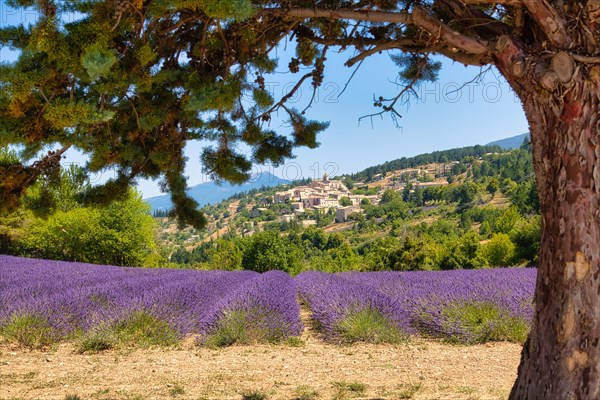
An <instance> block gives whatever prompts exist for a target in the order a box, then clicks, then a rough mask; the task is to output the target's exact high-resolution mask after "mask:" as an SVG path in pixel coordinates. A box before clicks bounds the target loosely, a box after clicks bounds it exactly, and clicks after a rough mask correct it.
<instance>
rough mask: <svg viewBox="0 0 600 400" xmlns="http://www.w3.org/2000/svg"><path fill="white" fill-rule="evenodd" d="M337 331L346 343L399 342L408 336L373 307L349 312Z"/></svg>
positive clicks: (338, 325) (337, 327) (336, 328)
mask: <svg viewBox="0 0 600 400" xmlns="http://www.w3.org/2000/svg"><path fill="white" fill-rule="evenodd" d="M335 332H336V333H337V334H338V335H339V337H340V339H341V341H342V342H344V343H353V342H359V341H363V342H368V343H398V342H400V341H402V340H405V339H406V338H407V336H406V335H405V334H403V333H402V332H401V331H400V329H399V328H398V327H397V326H396V325H395V324H394V323H393V322H392V321H390V320H389V319H387V318H385V317H384V316H383V315H381V313H380V312H379V311H377V310H376V309H373V308H371V307H366V308H363V309H362V310H358V311H353V312H350V313H348V315H347V316H346V318H344V319H343V320H341V321H340V322H339V323H338V324H337V326H336V327H335Z"/></svg>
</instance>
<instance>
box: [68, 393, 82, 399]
mask: <svg viewBox="0 0 600 400" xmlns="http://www.w3.org/2000/svg"><path fill="white" fill-rule="evenodd" d="M65 400H82V398H81V397H79V396H78V395H76V394H68V395H66V396H65Z"/></svg>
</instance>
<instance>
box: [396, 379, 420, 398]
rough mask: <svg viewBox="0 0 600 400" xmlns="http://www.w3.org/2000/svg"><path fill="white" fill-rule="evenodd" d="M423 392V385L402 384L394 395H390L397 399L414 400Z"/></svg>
mask: <svg viewBox="0 0 600 400" xmlns="http://www.w3.org/2000/svg"><path fill="white" fill-rule="evenodd" d="M419 390H421V384H420V383H417V384H400V385H398V386H397V387H396V390H395V391H394V392H393V393H390V395H392V396H393V397H394V398H395V399H402V400H408V399H412V398H413V397H414V396H415V395H416V394H417V392H419Z"/></svg>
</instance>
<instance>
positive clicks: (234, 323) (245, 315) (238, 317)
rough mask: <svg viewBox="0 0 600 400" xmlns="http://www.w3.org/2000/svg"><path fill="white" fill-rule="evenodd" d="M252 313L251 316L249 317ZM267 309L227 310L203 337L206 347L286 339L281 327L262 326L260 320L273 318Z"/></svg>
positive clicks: (274, 341)
mask: <svg viewBox="0 0 600 400" xmlns="http://www.w3.org/2000/svg"><path fill="white" fill-rule="evenodd" d="M250 315H252V318H250ZM274 318H276V317H274V316H273V315H272V314H271V313H269V312H268V311H263V310H260V309H259V308H255V309H251V310H249V311H247V310H229V311H227V312H225V314H224V315H223V317H221V319H220V320H219V321H218V322H217V325H216V327H215V328H214V329H213V331H212V332H210V333H209V334H208V335H207V336H206V337H205V338H204V345H205V346H207V347H212V348H216V347H224V346H231V345H233V344H252V343H277V342H281V341H282V340H284V339H287V335H286V332H285V331H284V330H283V327H282V329H274V328H273V327H270V328H263V327H262V326H263V325H266V324H263V323H262V322H266V321H270V320H272V319H274Z"/></svg>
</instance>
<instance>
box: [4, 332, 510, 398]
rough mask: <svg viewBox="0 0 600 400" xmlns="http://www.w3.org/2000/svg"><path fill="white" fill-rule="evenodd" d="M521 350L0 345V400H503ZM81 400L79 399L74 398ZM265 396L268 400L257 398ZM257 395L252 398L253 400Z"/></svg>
mask: <svg viewBox="0 0 600 400" xmlns="http://www.w3.org/2000/svg"><path fill="white" fill-rule="evenodd" d="M520 351H521V346H520V345H518V344H514V343H507V342H495V343H488V344H483V345H470V346H464V345H450V344H445V343H442V342H440V341H433V340H423V339H415V340H411V341H409V342H406V343H403V344H399V345H374V344H354V345H351V346H338V345H334V344H326V343H323V341H322V340H320V339H318V338H316V337H315V335H314V334H312V333H307V332H305V333H304V334H303V341H302V344H301V345H300V346H298V347H293V346H289V345H273V346H271V345H254V346H233V347H226V348H220V349H216V350H213V349H208V348H201V347H198V346H196V345H195V344H194V343H193V341H186V342H184V343H183V344H181V345H180V346H178V347H177V348H173V349H164V348H154V349H145V350H144V349H137V350H131V351H114V350H111V351H106V352H102V353H98V354H94V355H81V354H78V353H77V352H76V350H75V348H74V346H73V345H72V344H68V343H64V344H60V345H58V346H56V347H55V348H53V349H52V350H50V351H30V350H23V349H19V348H17V347H10V346H7V345H2V346H0V399H61V400H63V399H67V398H69V397H68V396H71V397H70V398H72V399H77V398H80V399H172V398H175V399H237V400H240V399H242V398H244V396H246V397H245V398H246V399H261V398H267V399H288V400H289V399H298V400H311V399H340V400H341V399H505V398H507V396H508V393H509V391H510V388H511V386H512V383H513V381H514V379H515V378H516V371H517V366H518V361H519V355H520ZM75 395H76V396H79V397H75ZM260 395H265V396H266V397H260ZM253 396H254V397H253Z"/></svg>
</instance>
